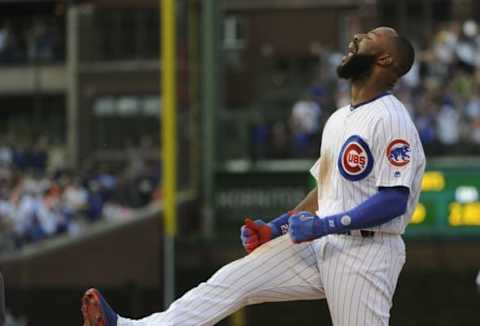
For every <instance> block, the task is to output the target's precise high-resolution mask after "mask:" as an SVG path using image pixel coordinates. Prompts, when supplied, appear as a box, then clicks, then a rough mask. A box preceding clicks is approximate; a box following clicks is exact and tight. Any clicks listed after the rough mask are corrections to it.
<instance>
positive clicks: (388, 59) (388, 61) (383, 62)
mask: <svg viewBox="0 0 480 326" xmlns="http://www.w3.org/2000/svg"><path fill="white" fill-rule="evenodd" d="M377 64H378V65H380V66H382V67H388V66H390V65H392V64H393V58H392V56H391V55H390V54H388V53H385V54H382V55H381V56H379V57H378V60H377Z"/></svg>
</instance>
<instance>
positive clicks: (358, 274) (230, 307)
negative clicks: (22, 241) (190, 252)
mask: <svg viewBox="0 0 480 326" xmlns="http://www.w3.org/2000/svg"><path fill="white" fill-rule="evenodd" d="M413 61H414V51H413V48H412V46H411V44H410V43H409V41H408V40H406V39H405V38H403V37H401V36H399V35H398V34H397V32H396V31H395V30H394V29H392V28H388V27H379V28H376V29H374V30H372V31H370V32H368V33H365V34H357V35H355V37H354V39H353V41H352V42H350V44H349V47H348V53H347V55H346V56H345V57H344V58H343V60H342V62H341V64H340V65H339V66H338V68H337V73H338V76H339V77H340V78H345V79H347V80H349V81H350V82H351V87H352V88H351V104H350V105H348V106H345V107H343V108H340V109H338V110H337V111H336V112H335V113H334V114H333V115H332V116H331V117H330V118H329V120H328V122H327V124H326V125H325V128H324V130H323V137H322V144H321V149H320V158H319V159H318V160H317V162H316V163H315V165H314V166H313V167H312V169H311V170H310V172H311V173H312V175H313V176H314V177H315V178H316V180H317V186H316V188H315V189H313V190H312V191H311V192H310V193H309V194H308V195H307V196H306V198H305V199H304V200H303V201H302V202H300V203H299V204H298V205H297V207H295V208H294V209H293V210H292V211H290V212H288V213H285V214H282V215H280V216H279V217H277V218H276V219H274V220H272V221H270V222H268V223H267V222H264V221H262V220H257V221H253V220H250V219H246V220H245V224H244V225H243V226H242V228H241V239H242V243H243V246H244V247H245V249H246V250H247V252H248V253H249V254H248V255H247V256H245V257H243V258H241V259H239V260H236V261H234V262H232V263H230V264H227V265H226V266H224V267H222V268H221V269H220V270H218V271H217V272H216V273H215V274H214V275H213V276H212V277H211V278H210V279H209V280H208V281H206V282H204V283H201V284H200V285H199V286H197V287H195V288H193V289H192V290H190V291H188V292H187V293H186V294H184V295H183V296H182V297H181V298H180V299H178V300H177V301H175V302H174V303H173V304H172V305H171V306H170V307H169V308H168V309H167V310H166V311H164V312H160V313H155V314H152V315H150V316H147V317H145V318H143V319H139V320H131V319H127V318H124V317H121V316H119V315H118V314H117V313H116V312H115V311H114V310H113V309H112V308H111V307H110V306H109V305H108V304H107V302H106V301H105V299H104V298H103V297H102V295H101V294H100V292H99V291H98V290H96V289H90V290H88V291H87V292H86V293H85V295H84V297H83V299H82V313H83V317H84V321H85V323H84V325H86V326H91V325H108V326H114V325H119V326H120V325H124V326H127V325H129V326H141V325H142V326H154V325H155V326H157V325H158V326H166V325H179V326H202V325H214V324H215V323H216V322H218V321H220V320H221V319H223V318H224V317H226V316H228V315H229V314H231V313H233V312H234V311H236V310H238V309H239V308H241V307H243V306H246V305H251V304H257V303H262V302H274V301H291V300H316V299H326V301H327V303H328V307H329V310H330V314H331V318H332V322H333V325H335V326H377V325H378V326H380V325H388V322H389V317H390V308H391V306H392V298H393V294H394V292H395V288H396V284H397V279H398V276H399V273H400V271H401V269H402V266H403V264H404V263H405V246H404V242H403V240H402V237H401V234H402V233H403V232H404V230H405V227H406V226H407V224H408V222H409V220H410V217H411V215H412V212H413V210H414V208H415V206H416V203H417V201H418V197H419V193H420V183H421V179H422V175H423V172H424V168H425V155H424V152H423V149H422V145H421V143H420V140H419V137H418V134H417V131H416V129H415V127H414V124H413V123H412V121H411V119H410V116H409V114H408V112H407V110H406V109H405V107H404V106H403V105H402V103H401V102H400V101H399V100H398V99H397V98H396V97H395V96H394V95H393V94H392V93H391V89H392V88H393V86H394V84H395V82H396V81H397V80H398V79H399V78H400V77H401V76H403V75H404V74H405V73H407V72H408V70H409V69H410V67H411V66H412V63H413Z"/></svg>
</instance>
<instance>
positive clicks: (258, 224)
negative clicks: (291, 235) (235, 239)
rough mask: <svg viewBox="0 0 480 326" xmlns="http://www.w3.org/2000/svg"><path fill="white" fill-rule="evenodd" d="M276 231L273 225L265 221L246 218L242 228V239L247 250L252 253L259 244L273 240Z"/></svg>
mask: <svg viewBox="0 0 480 326" xmlns="http://www.w3.org/2000/svg"><path fill="white" fill-rule="evenodd" d="M274 233H275V232H274V231H273V230H272V227H271V226H270V225H269V224H267V223H265V222H264V221H262V220H256V221H253V220H251V219H250V218H246V219H245V221H244V225H243V226H242V228H241V229H240V239H241V240H242V245H243V247H244V248H245V250H246V251H247V252H248V253H251V252H252V251H254V250H255V248H257V247H258V246H260V245H262V244H264V243H265V242H268V241H270V240H272V239H273V237H274V235H275V234H274Z"/></svg>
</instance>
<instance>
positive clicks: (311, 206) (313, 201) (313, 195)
mask: <svg viewBox="0 0 480 326" xmlns="http://www.w3.org/2000/svg"><path fill="white" fill-rule="evenodd" d="M317 210H318V193H317V187H315V189H313V190H311V191H310V192H309V193H308V195H307V196H306V197H305V198H304V199H303V200H302V201H301V202H300V203H299V204H298V205H297V206H296V207H295V208H294V209H293V211H295V212H301V211H308V212H312V213H315V212H316V211H317Z"/></svg>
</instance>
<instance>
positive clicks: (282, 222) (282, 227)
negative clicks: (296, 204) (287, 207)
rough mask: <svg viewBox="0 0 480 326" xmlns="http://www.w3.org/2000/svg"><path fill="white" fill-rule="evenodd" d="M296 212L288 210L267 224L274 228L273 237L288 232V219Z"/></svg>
mask: <svg viewBox="0 0 480 326" xmlns="http://www.w3.org/2000/svg"><path fill="white" fill-rule="evenodd" d="M295 214H296V212H295V211H288V212H286V213H283V214H282V215H280V216H279V217H277V218H275V219H273V220H272V221H270V222H269V223H268V224H267V225H268V226H269V227H270V228H271V229H272V239H273V238H276V237H279V236H281V235H284V234H286V233H288V219H289V218H290V216H292V215H295Z"/></svg>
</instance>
